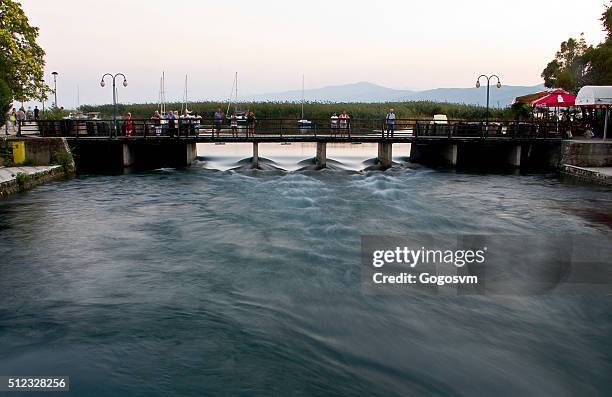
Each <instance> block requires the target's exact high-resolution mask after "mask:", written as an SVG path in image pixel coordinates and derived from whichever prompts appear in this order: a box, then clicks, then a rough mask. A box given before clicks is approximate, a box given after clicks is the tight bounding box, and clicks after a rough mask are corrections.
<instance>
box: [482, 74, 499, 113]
mask: <svg viewBox="0 0 612 397" xmlns="http://www.w3.org/2000/svg"><path fill="white" fill-rule="evenodd" d="M482 77H484V78H485V79H487V113H486V121H487V125H488V124H489V88H490V86H491V79H492V78H493V77H495V78H496V79H497V84H496V87H497V88H501V82H500V81H499V77H498V76H497V75H496V74H492V75H490V76H487V75H484V74H481V75H480V76H478V79H477V80H476V88H480V79H481V78H482Z"/></svg>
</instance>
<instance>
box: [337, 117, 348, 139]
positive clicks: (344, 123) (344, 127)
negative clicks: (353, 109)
mask: <svg viewBox="0 0 612 397" xmlns="http://www.w3.org/2000/svg"><path fill="white" fill-rule="evenodd" d="M338 118H339V119H340V135H342V134H344V133H345V132H347V131H348V137H349V138H350V137H351V131H350V129H349V119H350V118H351V116H349V115H348V113H346V110H345V111H343V112H342V114H340V116H339V117H338Z"/></svg>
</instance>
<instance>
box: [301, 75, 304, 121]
mask: <svg viewBox="0 0 612 397" xmlns="http://www.w3.org/2000/svg"><path fill="white" fill-rule="evenodd" d="M301 119H302V120H304V75H303V74H302V117H301Z"/></svg>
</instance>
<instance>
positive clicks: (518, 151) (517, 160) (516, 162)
mask: <svg viewBox="0 0 612 397" xmlns="http://www.w3.org/2000/svg"><path fill="white" fill-rule="evenodd" d="M507 153H508V155H507V157H506V164H508V165H509V166H511V167H520V166H521V155H522V148H521V145H514V146H510V148H508V150H507Z"/></svg>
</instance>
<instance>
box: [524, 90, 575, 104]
mask: <svg viewBox="0 0 612 397" xmlns="http://www.w3.org/2000/svg"><path fill="white" fill-rule="evenodd" d="M575 103H576V97H575V96H574V95H572V94H570V93H568V92H567V91H564V90H554V91H552V92H549V93H548V95H546V96H544V97H542V98H540V99H536V100H535V101H533V102H531V106H535V107H547V108H565V107H569V106H574V104H575Z"/></svg>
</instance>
